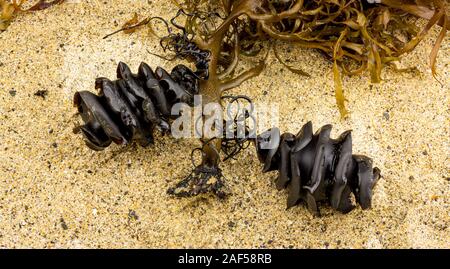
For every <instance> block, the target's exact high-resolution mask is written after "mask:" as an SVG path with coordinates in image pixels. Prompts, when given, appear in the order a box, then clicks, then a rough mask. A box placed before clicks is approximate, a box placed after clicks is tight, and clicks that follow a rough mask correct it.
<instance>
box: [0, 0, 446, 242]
mask: <svg viewBox="0 0 450 269" xmlns="http://www.w3.org/2000/svg"><path fill="white" fill-rule="evenodd" d="M166 2H167V1H156V0H154V1H125V0H113V1H69V2H68V3H66V4H62V5H59V6H56V7H53V8H50V9H48V10H45V11H42V12H36V13H31V14H20V15H19V16H17V17H16V19H15V20H14V21H13V22H12V24H11V26H10V27H9V28H8V29H7V31H5V32H3V33H0V247H2V248H24V247H26V248H28V247H33V248H175V247H183V248H198V247H204V248H218V247H220V248H236V247H238V248H428V247H431V248H448V247H450V232H449V229H450V228H449V224H450V210H449V205H450V203H449V202H450V197H449V194H450V161H449V152H450V151H449V149H450V143H449V134H450V130H449V128H450V124H449V123H450V122H449V86H450V76H449V75H450V73H449V72H450V68H449V63H450V62H449V59H450V42H449V37H448V35H447V37H446V39H445V40H444V42H443V46H442V48H441V51H440V53H439V57H438V64H437V70H438V72H439V80H440V81H441V83H442V85H441V84H440V83H439V82H438V81H436V80H435V79H433V77H432V75H431V71H430V68H429V65H428V61H429V57H428V55H429V53H430V51H431V49H432V45H433V42H434V40H435V38H436V37H437V34H438V32H439V30H440V29H439V28H438V27H435V28H433V31H432V33H431V34H430V36H429V37H428V38H427V40H426V41H425V42H423V43H421V44H420V46H419V47H418V48H417V49H416V50H415V51H414V52H413V53H411V54H410V55H408V56H407V57H405V58H404V59H403V61H402V64H403V65H404V66H416V67H417V68H418V69H419V71H420V74H410V73H397V72H394V71H393V70H392V68H386V69H384V71H383V74H382V76H383V79H384V81H383V82H382V83H381V84H370V83H369V77H368V76H367V74H366V75H364V76H361V77H359V76H358V77H346V78H345V79H344V87H345V96H346V98H347V99H348V102H347V107H348V109H349V110H350V113H351V114H350V118H349V119H348V120H346V121H342V120H340V117H339V112H338V110H337V108H336V105H335V98H334V85H333V81H332V72H331V70H332V66H331V64H330V63H329V62H327V61H326V60H324V59H323V57H322V56H321V55H319V54H318V53H317V52H314V51H310V50H304V49H299V48H297V47H294V46H288V45H284V46H283V48H284V49H283V50H284V51H286V50H291V53H290V54H288V55H290V56H289V58H290V60H291V62H290V64H295V65H296V66H297V67H300V68H301V69H303V70H304V71H306V72H308V73H310V74H311V77H310V78H305V77H301V76H298V75H295V74H293V73H290V72H289V71H288V70H286V69H285V68H284V67H283V66H282V65H281V64H280V63H279V62H277V60H276V59H275V57H274V56H273V55H271V56H270V57H269V59H268V66H267V68H266V69H265V71H264V72H263V73H262V74H261V75H260V76H259V77H258V78H257V79H253V80H251V81H248V82H245V83H244V84H243V85H241V86H240V87H239V88H238V89H235V90H233V93H241V94H246V95H248V96H249V97H251V98H252V99H253V100H254V101H255V102H259V103H269V102H270V103H271V104H278V107H279V115H280V119H279V127H280V129H281V130H282V131H290V132H293V133H296V132H297V131H298V130H299V129H300V127H301V126H302V125H303V124H304V123H306V122H307V121H309V120H311V121H312V122H313V124H314V128H315V129H317V128H319V127H320V126H322V125H324V124H328V123H331V124H333V126H334V129H333V131H332V136H333V137H336V136H338V135H339V134H340V133H341V132H343V131H345V130H347V129H352V130H353V133H352V134H353V151H354V153H358V154H365V155H367V156H370V157H371V158H373V160H374V164H375V165H376V166H378V167H379V168H380V169H381V171H382V175H383V178H382V179H381V181H380V182H379V183H378V185H377V186H376V189H375V190H374V196H373V208H372V209H371V210H365V211H363V210H361V208H359V207H358V208H356V209H355V210H353V211H352V212H351V213H349V214H346V215H343V214H340V213H338V212H336V211H333V210H331V209H330V208H329V207H328V206H322V207H321V212H322V217H320V218H315V217H313V216H312V215H311V214H310V213H309V212H308V210H307V209H306V208H305V207H304V206H303V205H300V206H297V207H294V208H291V209H289V210H286V198H287V194H286V191H277V190H276V189H275V188H274V183H273V179H274V178H275V176H276V173H275V172H271V173H267V174H263V173H262V172H261V170H262V165H261V164H260V163H259V162H258V160H257V157H256V153H255V150H254V148H253V147H250V148H249V149H247V150H246V151H245V152H243V153H242V154H240V155H239V157H238V158H237V160H231V161H227V162H226V163H222V164H221V167H222V169H223V173H224V175H225V177H226V179H227V187H228V191H229V193H230V196H229V198H228V199H227V200H225V201H220V200H218V199H216V198H215V197H213V196H210V195H205V196H202V197H197V198H190V199H175V198H172V197H170V196H169V195H167V194H166V190H167V189H168V188H169V187H170V186H173V185H174V184H175V183H176V182H178V181H179V180H180V179H181V178H183V177H184V176H185V175H187V174H188V173H189V172H190V170H191V169H192V164H191V161H190V157H189V156H190V152H191V150H192V149H193V148H194V147H197V146H198V145H199V142H198V141H196V140H195V139H185V140H176V139H173V138H170V137H168V136H166V137H161V136H159V135H158V136H157V137H156V143H155V145H154V146H153V147H148V148H142V147H139V146H137V145H131V146H129V147H125V148H124V147H119V146H117V145H114V146H111V147H109V148H108V149H106V150H105V151H102V152H94V151H91V150H90V149H89V148H87V147H86V146H85V144H84V142H83V140H82V137H81V136H80V135H75V134H74V133H73V132H72V129H73V128H74V126H76V124H77V123H78V122H79V118H78V116H77V115H76V109H75V108H74V107H73V104H72V97H73V94H74V93H75V92H76V91H79V90H90V91H95V89H94V80H95V78H96V77H99V76H105V77H110V78H115V70H116V66H117V64H118V62H119V61H123V62H126V63H128V64H129V66H130V67H131V68H132V70H133V71H136V69H137V67H138V65H139V63H140V62H141V61H145V62H147V63H149V64H150V65H151V66H157V65H160V66H162V67H164V68H166V69H168V70H170V68H172V67H173V66H174V65H176V64H178V63H180V62H179V61H174V62H168V61H165V60H162V59H160V58H158V57H156V56H153V55H150V54H149V53H148V51H152V52H155V53H162V51H161V49H160V48H159V45H158V40H156V39H155V38H151V37H150V36H149V35H148V33H147V31H146V30H141V31H138V32H136V33H134V34H131V35H126V34H118V35H115V36H113V37H111V38H109V39H107V40H103V39H102V37H103V36H104V35H106V34H107V33H110V32H111V31H113V30H115V29H117V28H119V27H120V26H121V25H122V24H123V23H124V22H125V21H127V20H129V19H130V18H131V17H132V14H133V13H134V12H137V13H138V14H140V15H141V16H142V17H143V16H156V15H161V14H163V16H164V17H166V18H169V17H171V16H173V15H174V14H175V13H176V8H175V7H173V6H172V5H169V4H167V3H166ZM147 50H148V51H147ZM39 90H47V91H48V95H47V96H46V97H45V98H42V97H39V96H35V95H34V94H35V93H36V92H37V91H39Z"/></svg>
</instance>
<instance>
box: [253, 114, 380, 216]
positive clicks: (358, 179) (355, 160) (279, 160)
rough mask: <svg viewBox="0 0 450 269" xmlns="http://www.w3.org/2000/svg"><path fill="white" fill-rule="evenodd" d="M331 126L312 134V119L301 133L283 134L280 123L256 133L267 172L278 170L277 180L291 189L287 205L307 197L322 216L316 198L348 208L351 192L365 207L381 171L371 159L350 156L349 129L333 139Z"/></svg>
mask: <svg viewBox="0 0 450 269" xmlns="http://www.w3.org/2000/svg"><path fill="white" fill-rule="evenodd" d="M331 128H332V126H331V125H325V126H323V127H322V128H320V129H319V130H318V131H317V132H316V133H315V134H313V128H312V123H311V122H308V123H307V124H305V125H304V126H303V127H302V129H301V130H300V132H299V133H298V134H297V135H293V134H291V133H284V134H282V135H280V130H279V129H278V128H272V129H270V130H268V131H266V132H264V133H262V134H261V135H259V136H258V137H257V139H256V149H257V153H258V158H259V160H260V161H261V162H262V163H264V168H263V172H268V171H273V170H278V177H277V179H276V180H275V184H276V187H277V189H279V190H281V189H283V188H287V189H288V199H287V207H288V208H290V207H292V206H294V205H296V204H298V203H299V202H300V201H304V202H306V204H307V206H308V209H309V211H310V212H312V213H313V214H314V215H320V212H319V207H318V203H319V202H326V203H329V204H330V205H331V207H332V208H334V209H336V210H338V211H340V212H342V213H348V212H350V211H351V210H352V209H353V208H354V207H355V205H354V204H353V203H352V201H351V197H350V196H351V194H352V193H353V195H354V197H355V200H356V202H357V203H358V204H360V205H361V207H362V208H363V209H367V208H370V207H371V200H372V189H373V188H374V186H375V184H376V183H377V181H378V179H379V178H380V170H379V169H378V168H377V167H375V168H372V160H371V159H370V158H368V157H366V156H362V155H352V138H351V132H350V131H347V132H344V133H343V134H341V135H340V136H339V137H338V138H337V139H331V138H330V132H331ZM269 144H270V145H269ZM270 146H271V147H270Z"/></svg>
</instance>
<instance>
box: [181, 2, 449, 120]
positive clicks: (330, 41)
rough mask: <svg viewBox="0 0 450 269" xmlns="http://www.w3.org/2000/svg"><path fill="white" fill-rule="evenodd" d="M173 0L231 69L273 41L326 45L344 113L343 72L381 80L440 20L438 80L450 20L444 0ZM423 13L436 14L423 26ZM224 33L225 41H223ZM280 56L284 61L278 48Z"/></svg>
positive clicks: (205, 45) (204, 45)
mask: <svg viewBox="0 0 450 269" xmlns="http://www.w3.org/2000/svg"><path fill="white" fill-rule="evenodd" d="M173 2H175V4H176V5H177V6H178V7H179V8H181V9H182V10H183V11H182V12H181V13H182V14H184V15H186V16H187V17H186V22H185V25H184V30H183V31H185V32H186V33H187V34H189V35H190V36H192V37H193V41H194V42H195V43H196V44H197V46H198V47H199V48H200V49H203V50H210V51H214V50H219V51H220V52H219V53H216V54H217V55H216V56H214V55H213V56H212V57H213V58H214V57H217V58H218V59H217V61H218V65H219V69H221V70H227V68H228V70H229V72H226V75H229V74H231V73H232V71H233V70H234V67H235V66H236V65H237V63H238V62H239V57H237V56H238V55H242V56H256V55H257V54H258V53H259V52H260V51H261V50H262V47H264V43H267V42H268V41H269V42H271V41H279V42H287V43H290V44H295V45H298V46H300V47H304V48H309V49H314V50H317V51H320V52H321V53H322V54H323V55H324V56H325V57H326V59H328V60H329V61H331V62H332V64H333V79H334V82H335V96H336V103H337V106H338V108H339V111H340V113H341V116H342V117H345V116H346V115H347V114H348V111H347V109H346V106H345V97H344V91H343V85H342V73H343V74H345V75H349V76H352V75H361V74H363V73H364V72H366V71H368V72H369V74H370V78H371V82H372V83H378V82H380V81H381V80H382V76H381V72H382V69H383V67H384V66H386V65H391V66H394V69H395V70H397V67H396V62H398V61H400V59H401V57H402V56H404V55H405V54H407V53H409V52H411V51H412V50H414V48H415V47H416V46H417V45H418V44H419V43H420V42H421V41H422V40H423V39H424V38H425V36H426V35H427V33H428V32H429V31H430V29H431V28H432V27H433V26H434V25H436V24H437V25H440V26H442V29H441V32H440V34H439V36H438V38H437V40H436V42H435V45H434V47H433V49H432V51H431V53H430V66H431V70H432V74H433V76H434V77H435V78H436V79H437V72H436V58H437V54H438V51H439V48H440V46H441V44H442V41H443V40H444V38H445V35H446V31H447V29H448V28H449V27H450V25H449V24H448V16H447V15H446V12H447V8H448V3H447V1H444V0H430V1H423V0H380V1H379V3H377V4H370V3H369V2H367V1H366V0H327V1H323V0H309V1H305V0H223V1H212V0H209V1H208V0H186V1H185V2H184V3H179V2H177V1H173ZM418 17H419V18H423V19H425V20H427V21H428V23H427V24H426V25H425V27H423V29H419V27H418V26H417V23H416V22H415V21H414V19H415V18H418ZM218 38H220V39H221V44H220V45H219V48H217V45H216V42H215V39H218ZM266 46H267V44H266ZM275 49H276V48H275ZM275 55H276V57H277V59H279V60H280V61H281V59H280V58H279V56H278V54H277V53H276V51H275ZM281 62H282V61H281ZM282 63H283V62H282ZM283 65H285V66H286V67H287V68H288V69H289V70H291V71H293V72H294V73H296V74H299V75H303V76H308V74H307V73H306V72H304V71H302V70H298V69H295V68H293V67H292V66H288V65H286V64H285V63H283ZM402 71H403V70H402ZM221 78H223V77H221Z"/></svg>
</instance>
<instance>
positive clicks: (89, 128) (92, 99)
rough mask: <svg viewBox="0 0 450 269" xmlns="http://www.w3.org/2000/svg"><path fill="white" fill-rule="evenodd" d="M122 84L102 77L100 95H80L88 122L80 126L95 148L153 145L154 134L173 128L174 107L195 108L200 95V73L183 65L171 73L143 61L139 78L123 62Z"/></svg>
mask: <svg viewBox="0 0 450 269" xmlns="http://www.w3.org/2000/svg"><path fill="white" fill-rule="evenodd" d="M117 78H118V79H117V80H115V81H111V80H109V79H107V78H97V79H96V81H95V86H96V88H97V89H99V94H98V95H95V94H93V93H91V92H89V91H80V92H77V93H76V94H75V97H74V104H75V106H76V107H77V108H78V112H79V113H80V114H81V117H82V119H83V121H84V125H82V126H80V127H78V128H77V130H80V131H81V132H82V134H83V136H84V138H85V142H86V144H87V145H88V146H89V147H90V148H91V149H93V150H103V149H104V148H106V147H108V146H109V145H110V144H111V142H114V143H116V144H120V145H124V144H128V143H129V142H131V141H133V140H135V141H137V142H138V143H139V144H140V145H141V146H147V145H149V144H151V143H153V131H154V129H155V128H158V129H159V130H161V131H162V132H163V133H165V132H168V131H169V130H170V125H169V121H170V119H171V118H173V116H172V115H171V107H172V105H174V104H176V103H180V102H182V103H186V104H190V105H192V104H193V96H194V94H196V93H198V82H197V78H196V76H195V74H194V73H193V72H192V71H191V70H190V69H189V68H187V67H186V66H184V65H177V66H176V67H174V68H173V69H172V72H171V74H169V73H168V72H167V71H166V70H164V69H163V68H161V67H158V68H156V70H155V72H153V70H152V69H151V68H150V66H148V65H147V64H146V63H141V65H140V66H139V71H138V74H132V73H131V70H130V68H129V67H128V66H127V65H126V64H124V63H119V65H118V68H117Z"/></svg>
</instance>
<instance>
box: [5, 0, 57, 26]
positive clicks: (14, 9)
mask: <svg viewBox="0 0 450 269" xmlns="http://www.w3.org/2000/svg"><path fill="white" fill-rule="evenodd" d="M64 1H65V0H53V1H50V2H47V1H44V0H39V2H37V3H36V4H34V5H33V6H31V7H30V8H28V9H22V5H23V4H24V3H25V0H20V1H19V2H17V0H13V1H12V3H10V2H8V1H6V0H0V31H4V30H6V28H8V26H9V24H10V23H11V20H12V19H13V17H14V16H15V15H16V14H17V13H19V12H29V11H38V10H44V9H47V8H49V7H51V6H54V5H56V4H61V3H62V2H64Z"/></svg>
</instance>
